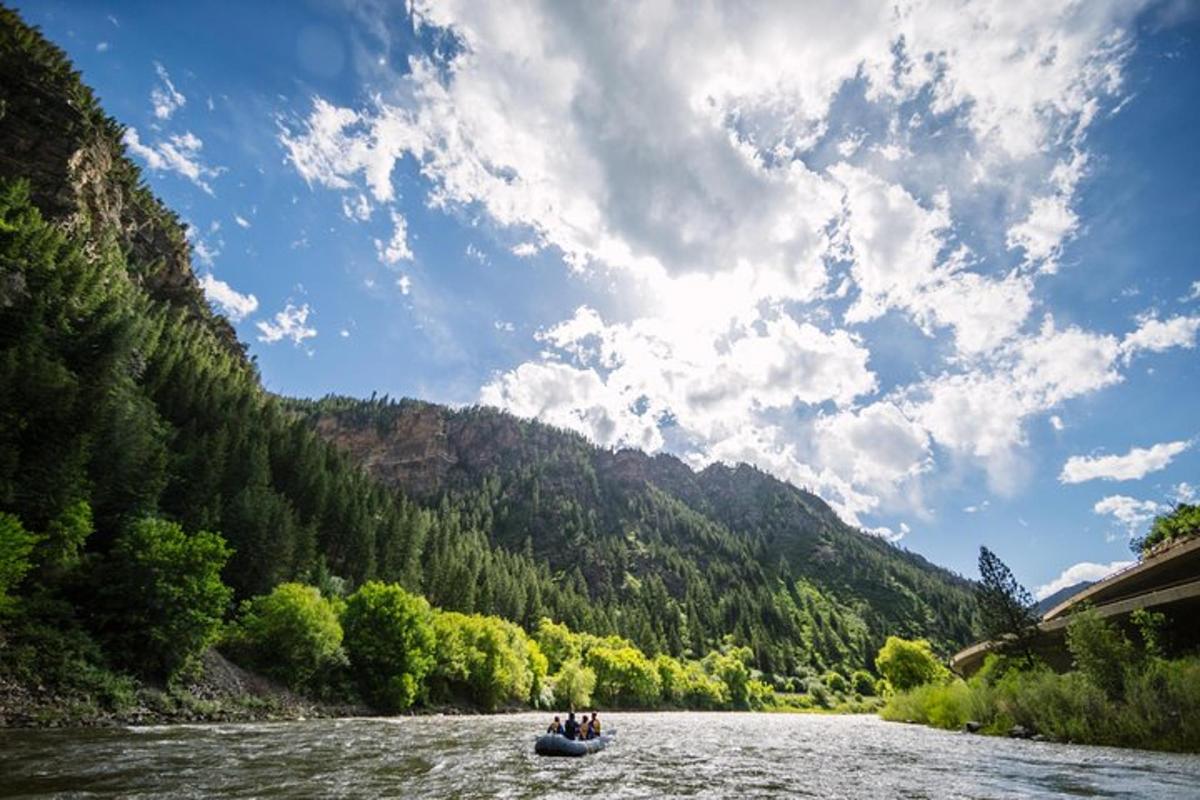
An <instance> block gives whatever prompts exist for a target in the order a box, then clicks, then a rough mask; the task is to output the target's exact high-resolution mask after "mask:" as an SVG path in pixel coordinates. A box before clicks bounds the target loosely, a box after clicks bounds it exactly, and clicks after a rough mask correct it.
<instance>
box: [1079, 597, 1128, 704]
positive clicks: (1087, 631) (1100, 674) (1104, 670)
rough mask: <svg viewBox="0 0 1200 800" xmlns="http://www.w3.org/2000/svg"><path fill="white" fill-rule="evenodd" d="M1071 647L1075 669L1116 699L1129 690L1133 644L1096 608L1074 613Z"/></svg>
mask: <svg viewBox="0 0 1200 800" xmlns="http://www.w3.org/2000/svg"><path fill="white" fill-rule="evenodd" d="M1067 649H1068V650H1070V651H1071V658H1072V660H1073V662H1074V664H1075V668H1076V669H1078V670H1079V671H1080V673H1082V674H1083V675H1084V676H1085V677H1086V678H1087V679H1088V680H1090V681H1091V682H1092V683H1094V684H1095V685H1096V686H1098V687H1099V688H1100V689H1101V690H1103V691H1104V693H1105V694H1106V695H1108V696H1109V698H1111V699H1113V700H1117V699H1120V698H1121V696H1122V695H1123V694H1124V692H1125V670H1126V668H1127V667H1128V666H1129V665H1130V664H1131V663H1132V661H1133V659H1134V650H1133V645H1131V644H1130V643H1129V640H1128V639H1126V638H1125V635H1124V634H1123V633H1121V630H1120V629H1119V628H1118V627H1117V626H1116V625H1114V624H1112V623H1111V622H1107V621H1105V620H1103V619H1101V618H1100V615H1099V614H1097V613H1096V611H1095V610H1094V609H1086V610H1084V611H1080V612H1078V613H1076V614H1074V615H1072V617H1071V620H1070V622H1068V623H1067Z"/></svg>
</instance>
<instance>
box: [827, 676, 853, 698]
mask: <svg viewBox="0 0 1200 800" xmlns="http://www.w3.org/2000/svg"><path fill="white" fill-rule="evenodd" d="M825 685H826V686H828V687H829V691H831V692H833V693H835V694H845V693H846V689H847V687H848V684H847V683H846V677H845V676H844V675H842V674H841V673H840V672H826V673H825Z"/></svg>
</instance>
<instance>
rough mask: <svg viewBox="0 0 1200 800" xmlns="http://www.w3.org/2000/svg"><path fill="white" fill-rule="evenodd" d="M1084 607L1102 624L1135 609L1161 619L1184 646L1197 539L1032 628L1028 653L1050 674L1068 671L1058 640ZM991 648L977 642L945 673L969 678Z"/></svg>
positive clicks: (1191, 630) (1074, 599)
mask: <svg viewBox="0 0 1200 800" xmlns="http://www.w3.org/2000/svg"><path fill="white" fill-rule="evenodd" d="M1085 603H1087V604H1090V605H1091V607H1092V608H1094V609H1095V610H1096V612H1097V613H1098V614H1099V615H1100V616H1101V617H1102V618H1104V619H1112V620H1114V621H1116V622H1117V623H1118V624H1121V625H1125V626H1127V625H1129V622H1128V619H1129V615H1130V614H1132V613H1133V612H1134V611H1136V610H1137V609H1139V608H1145V609H1148V610H1151V611H1161V612H1163V613H1165V614H1166V615H1167V617H1168V619H1169V620H1171V621H1173V622H1175V623H1176V624H1175V625H1173V626H1172V627H1173V628H1174V631H1173V633H1175V634H1176V638H1178V637H1179V636H1183V637H1184V638H1187V639H1188V640H1189V643H1190V640H1191V639H1194V638H1195V637H1196V635H1197V633H1196V631H1197V628H1200V626H1197V625H1195V624H1194V623H1193V621H1194V620H1196V619H1198V618H1200V616H1197V615H1200V536H1195V537H1192V538H1190V539H1185V540H1184V541H1181V542H1177V543H1175V544H1171V545H1167V546H1166V547H1163V548H1160V549H1158V550H1156V551H1155V552H1153V553H1152V554H1151V555H1149V556H1147V557H1145V558H1144V559H1142V560H1141V561H1139V562H1138V563H1137V564H1134V565H1132V566H1129V567H1126V568H1125V569H1123V570H1120V571H1119V572H1116V573H1113V574H1112V575H1109V576H1108V577H1107V578H1105V579H1104V580H1102V581H1100V582H1098V583H1094V584H1092V585H1091V586H1089V587H1088V588H1086V589H1084V590H1083V591H1082V592H1079V593H1078V594H1075V595H1072V596H1071V597H1069V598H1067V599H1066V600H1064V601H1063V602H1061V603H1059V604H1058V605H1057V606H1055V607H1054V608H1051V609H1050V610H1049V611H1047V612H1046V613H1045V614H1044V615H1043V616H1042V620H1041V622H1040V623H1038V636H1037V637H1036V638H1035V640H1034V642H1033V645H1032V646H1033V650H1034V652H1035V653H1037V654H1038V655H1039V656H1040V657H1041V658H1043V659H1044V660H1045V661H1046V662H1047V663H1048V664H1050V666H1052V667H1054V668H1055V669H1061V670H1066V669H1069V668H1070V666H1071V657H1070V654H1069V653H1068V652H1067V647H1066V642H1065V641H1064V637H1065V635H1066V630H1067V622H1068V621H1069V619H1070V612H1071V611H1073V610H1075V609H1077V608H1079V607H1080V606H1081V605H1083V604H1085ZM996 646H997V645H996V643H995V642H979V643H977V644H973V645H971V646H970V647H968V648H966V649H965V650H962V651H960V652H958V653H956V654H955V655H954V657H953V658H951V659H950V668H951V669H953V670H954V671H955V672H957V673H958V674H959V675H962V676H963V677H970V676H971V675H973V674H974V673H975V672H976V671H977V670H978V669H979V668H980V667H981V666H983V660H984V658H986V657H987V654H988V653H990V652H991V651H992V650H994V649H995V648H996Z"/></svg>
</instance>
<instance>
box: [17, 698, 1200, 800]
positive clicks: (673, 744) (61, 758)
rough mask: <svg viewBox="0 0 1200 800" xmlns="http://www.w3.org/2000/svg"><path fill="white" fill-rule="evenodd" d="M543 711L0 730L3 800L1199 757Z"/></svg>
mask: <svg viewBox="0 0 1200 800" xmlns="http://www.w3.org/2000/svg"><path fill="white" fill-rule="evenodd" d="M547 722H548V717H547V716H546V715H545V714H519V715H512V716H487V717H401V718H393V719H343V720H312V721H307V722H281V723H269V724H246V725H190V726H183V725H180V726H170V727H148V728H119V729H101V730H38V731H27V730H3V731H0V797H5V798H11V797H31V798H32V797H38V798H42V797H80V798H84V797H114V798H115V797H120V798H170V800H180V799H181V798H192V797H238V798H252V797H262V798H315V797H354V798H358V797H362V798H374V797H396V798H416V797H430V798H452V797H535V798H550V797H567V796H572V795H573V796H579V795H585V796H587V797H589V798H609V797H819V798H854V797H870V798H888V797H904V798H1010V797H1011V798H1041V797H1128V798H1175V797H1179V798H1200V756H1178V755H1166V754H1160V753H1149V752H1145V751H1132V750H1114V749H1109V748H1099V747H1082V746H1072V745H1057V744H1047V743H1039V742H1025V741H1015V740H1009V739H998V738H991V737H981V736H971V735H967V734H957V733H948V732H945V731H937V730H931V729H929V728H922V727H917V726H913V725H900V724H895V723H887V722H882V721H880V720H878V719H876V718H874V717H868V716H857V717H848V716H818V715H785V714H771V715H766V714H699V713H679V714H616V713H614V714H611V715H607V719H606V723H607V724H608V725H609V726H610V727H613V728H616V729H617V730H618V736H617V740H616V742H615V743H614V744H613V745H611V746H610V747H609V748H608V749H607V750H604V751H602V752H600V753H597V754H595V755H591V756H586V757H584V758H581V759H550V758H540V757H538V756H535V755H534V753H533V740H534V738H535V734H536V732H537V731H538V730H539V729H540V728H542V727H544V726H545V725H546V723H547Z"/></svg>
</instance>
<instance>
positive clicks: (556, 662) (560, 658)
mask: <svg viewBox="0 0 1200 800" xmlns="http://www.w3.org/2000/svg"><path fill="white" fill-rule="evenodd" d="M533 638H534V639H535V640H536V641H537V643H538V646H539V647H540V648H541V649H542V653H543V654H544V655H545V656H546V661H547V664H548V668H549V670H550V671H551V672H557V671H558V670H559V668H560V667H561V666H562V665H563V664H565V663H567V662H568V661H571V660H573V659H574V660H577V659H579V658H580V657H581V656H582V653H581V648H580V640H579V636H578V634H574V633H571V629H570V628H568V627H567V626H566V625H564V624H562V623H561V622H554V621H553V620H551V619H550V618H549V617H542V618H541V619H540V620H539V621H538V626H537V630H536V631H534V634H533Z"/></svg>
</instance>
